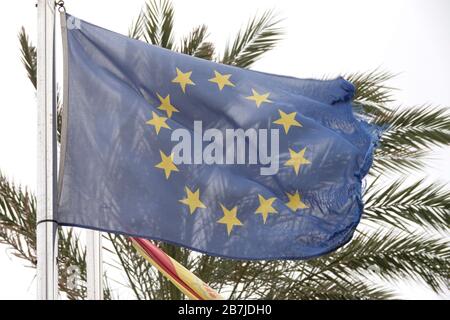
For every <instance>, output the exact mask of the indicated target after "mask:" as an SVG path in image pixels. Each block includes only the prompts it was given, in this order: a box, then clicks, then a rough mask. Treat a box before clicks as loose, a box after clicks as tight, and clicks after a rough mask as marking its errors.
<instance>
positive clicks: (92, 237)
mask: <svg viewBox="0 0 450 320" xmlns="http://www.w3.org/2000/svg"><path fill="white" fill-rule="evenodd" d="M86 275H87V298H88V300H103V286H102V280H103V277H102V276H103V268H102V234H101V233H100V232H98V231H94V230H86Z"/></svg>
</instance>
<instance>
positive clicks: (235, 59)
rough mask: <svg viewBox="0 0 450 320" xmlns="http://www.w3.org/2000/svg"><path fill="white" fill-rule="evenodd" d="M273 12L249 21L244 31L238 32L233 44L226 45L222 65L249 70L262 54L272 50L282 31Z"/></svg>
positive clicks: (267, 12)
mask: <svg viewBox="0 0 450 320" xmlns="http://www.w3.org/2000/svg"><path fill="white" fill-rule="evenodd" d="M280 22H281V21H280V20H279V19H278V18H277V17H276V16H275V15H274V13H273V11H266V12H265V13H263V14H262V15H261V16H259V17H254V18H253V19H252V20H250V21H249V23H248V24H247V27H246V28H245V30H243V31H240V32H239V34H238V36H237V37H236V39H235V40H234V41H233V44H232V45H231V46H230V45H229V44H227V46H226V48H225V53H224V55H223V58H222V61H221V62H222V63H225V64H229V65H234V66H238V67H241V68H249V67H251V66H252V64H253V63H255V62H256V61H257V60H258V59H259V58H260V57H261V56H262V55H263V54H264V53H266V52H267V51H270V50H272V49H273V48H274V47H275V45H276V44H277V43H278V42H279V41H280V40H281V35H282V34H283V29H281V28H280V27H279V24H280Z"/></svg>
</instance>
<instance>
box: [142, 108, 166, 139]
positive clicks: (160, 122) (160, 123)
mask: <svg viewBox="0 0 450 320" xmlns="http://www.w3.org/2000/svg"><path fill="white" fill-rule="evenodd" d="M166 120H167V118H166V117H160V116H158V114H157V113H156V112H154V111H152V118H151V119H150V120H148V121H147V122H146V124H149V125H152V126H154V127H155V131H156V134H159V130H161V128H166V129H170V127H169V125H168V124H167V123H166Z"/></svg>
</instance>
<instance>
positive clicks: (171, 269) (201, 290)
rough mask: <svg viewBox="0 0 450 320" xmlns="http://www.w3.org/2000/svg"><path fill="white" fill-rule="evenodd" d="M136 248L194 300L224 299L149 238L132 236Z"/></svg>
mask: <svg viewBox="0 0 450 320" xmlns="http://www.w3.org/2000/svg"><path fill="white" fill-rule="evenodd" d="M131 241H132V242H133V246H134V247H135V248H136V250H137V251H138V252H139V253H140V254H141V255H142V256H143V257H144V258H145V259H146V260H147V261H149V262H150V263H151V264H152V265H153V266H154V267H156V268H157V269H158V270H159V271H160V272H161V273H162V274H163V275H164V276H165V277H166V278H167V279H169V280H170V281H171V282H172V283H173V284H174V285H175V286H176V287H177V288H178V289H180V291H181V292H183V293H184V294H185V295H186V296H188V297H189V298H190V299H192V300H220V299H223V298H222V296H220V295H219V294H218V293H217V292H216V291H215V290H213V289H212V288H211V287H210V286H208V285H207V284H206V283H204V282H203V281H202V280H201V279H199V278H198V277H197V276H196V275H194V274H193V273H192V272H190V271H189V270H187V269H186V268H185V267H183V266H182V265H181V264H179V263H178V262H177V261H176V260H174V259H172V258H171V257H170V256H168V255H167V254H165V253H164V251H162V250H161V249H159V248H158V247H157V246H155V245H154V244H153V243H151V242H150V241H149V240H146V239H141V238H131Z"/></svg>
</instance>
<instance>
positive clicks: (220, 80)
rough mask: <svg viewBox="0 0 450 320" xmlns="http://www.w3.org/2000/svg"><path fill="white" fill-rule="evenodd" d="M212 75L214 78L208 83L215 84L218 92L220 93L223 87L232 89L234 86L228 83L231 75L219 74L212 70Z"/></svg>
mask: <svg viewBox="0 0 450 320" xmlns="http://www.w3.org/2000/svg"><path fill="white" fill-rule="evenodd" d="M214 75H215V77H214V78H211V79H209V80H208V81H210V82H214V83H216V84H217V86H218V87H219V90H220V91H222V89H223V88H224V87H225V86H230V87H234V84H233V83H232V82H231V81H230V77H231V74H221V73H220V72H217V71H216V70H214Z"/></svg>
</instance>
